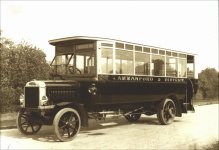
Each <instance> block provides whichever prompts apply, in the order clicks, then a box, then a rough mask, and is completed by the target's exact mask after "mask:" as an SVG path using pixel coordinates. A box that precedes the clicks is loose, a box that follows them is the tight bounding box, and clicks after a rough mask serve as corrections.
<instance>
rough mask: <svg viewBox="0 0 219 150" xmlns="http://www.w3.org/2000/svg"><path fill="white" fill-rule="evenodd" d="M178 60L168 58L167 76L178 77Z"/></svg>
mask: <svg viewBox="0 0 219 150" xmlns="http://www.w3.org/2000/svg"><path fill="white" fill-rule="evenodd" d="M177 73H178V72H177V58H175V57H166V76H171V77H177V76H178V75H177Z"/></svg>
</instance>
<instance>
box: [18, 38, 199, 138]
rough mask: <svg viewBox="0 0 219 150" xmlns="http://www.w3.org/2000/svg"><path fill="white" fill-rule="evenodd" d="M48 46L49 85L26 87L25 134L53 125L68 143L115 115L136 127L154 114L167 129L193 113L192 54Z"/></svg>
mask: <svg viewBox="0 0 219 150" xmlns="http://www.w3.org/2000/svg"><path fill="white" fill-rule="evenodd" d="M49 43H50V44H51V45H53V46H54V47H55V57H54V59H53V61H52V63H51V70H52V71H51V76H52V77H53V80H48V81H40V80H33V81H30V82H28V83H27V84H26V86H25V88H24V94H23V95H21V96H20V102H21V110H20V111H19V113H18V116H17V127H18V129H19V131H20V132H21V133H23V134H26V135H31V134H35V133H37V132H38V131H39V130H40V128H41V127H42V125H53V126H54V132H55V135H56V137H57V138H58V139H59V140H60V141H70V140H72V139H73V138H74V137H75V136H76V135H77V134H78V132H79V131H80V127H81V126H88V119H89V118H96V119H101V118H104V117H105V116H106V115H107V114H112V113H114V114H118V115H122V116H124V117H125V118H126V119H127V120H128V121H130V122H135V121H137V120H138V119H139V118H140V117H141V115H142V114H145V115H154V114H156V115H157V118H158V121H159V123H160V124H162V125H167V124H170V123H172V122H173V120H174V118H175V117H181V116H182V113H187V111H194V108H193V105H192V97H193V95H194V94H195V93H196V92H197V86H198V85H197V77H196V72H195V55H194V54H191V53H186V52H181V51H175V50H170V49H165V48H159V47H154V46H148V45H144V44H138V43H132V42H126V41H121V40H115V39H108V38H98V37H87V36H86V37H85V36H74V37H67V38H60V39H54V40H50V41H49Z"/></svg>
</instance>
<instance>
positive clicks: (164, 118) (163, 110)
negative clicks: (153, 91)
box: [157, 98, 176, 125]
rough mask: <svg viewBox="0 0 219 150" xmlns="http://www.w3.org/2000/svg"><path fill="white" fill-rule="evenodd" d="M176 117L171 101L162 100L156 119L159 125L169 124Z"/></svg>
mask: <svg viewBox="0 0 219 150" xmlns="http://www.w3.org/2000/svg"><path fill="white" fill-rule="evenodd" d="M175 115H176V107H175V104H174V102H173V100H171V99H169V98H167V99H165V100H163V101H162V102H161V103H160V105H159V108H158V112H157V118H158V121H159V122H160V124H162V125H167V124H171V123H172V122H173V120H174V118H175Z"/></svg>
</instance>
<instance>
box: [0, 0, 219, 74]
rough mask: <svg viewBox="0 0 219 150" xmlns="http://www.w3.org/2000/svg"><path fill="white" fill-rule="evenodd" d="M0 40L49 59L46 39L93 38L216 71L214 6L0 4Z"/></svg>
mask: <svg viewBox="0 0 219 150" xmlns="http://www.w3.org/2000/svg"><path fill="white" fill-rule="evenodd" d="M0 2H1V30H2V37H6V38H9V39H11V40H12V41H14V42H15V43H19V42H21V41H26V42H28V43H30V44H33V45H34V46H37V47H38V48H40V49H42V50H43V51H44V52H45V54H46V56H47V57H46V59H47V60H48V61H51V60H52V59H53V57H54V47H53V46H51V45H49V43H48V41H49V40H51V39H56V38H62V37H70V36H94V37H104V38H112V39H119V40H123V41H129V42H135V43H139V44H145V45H150V46H156V47H162V48H167V49H172V50H179V51H184V52H189V53H195V54H197V58H196V70H197V72H200V71H201V70H204V69H205V68H207V67H210V68H215V69H216V70H218V67H219V66H218V2H217V1H216V0H215V1H214V0H212V1H207V0H206V1H125V0H123V1H4V0H3V1H0Z"/></svg>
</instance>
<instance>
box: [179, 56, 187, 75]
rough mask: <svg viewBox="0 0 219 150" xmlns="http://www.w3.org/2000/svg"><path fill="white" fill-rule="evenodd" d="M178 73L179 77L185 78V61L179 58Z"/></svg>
mask: <svg viewBox="0 0 219 150" xmlns="http://www.w3.org/2000/svg"><path fill="white" fill-rule="evenodd" d="M178 71H179V77H186V59H181V58H179V65H178Z"/></svg>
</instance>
